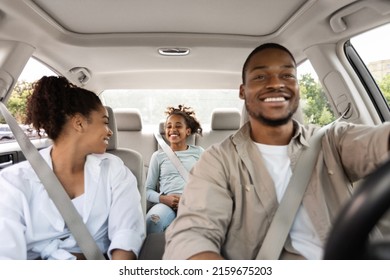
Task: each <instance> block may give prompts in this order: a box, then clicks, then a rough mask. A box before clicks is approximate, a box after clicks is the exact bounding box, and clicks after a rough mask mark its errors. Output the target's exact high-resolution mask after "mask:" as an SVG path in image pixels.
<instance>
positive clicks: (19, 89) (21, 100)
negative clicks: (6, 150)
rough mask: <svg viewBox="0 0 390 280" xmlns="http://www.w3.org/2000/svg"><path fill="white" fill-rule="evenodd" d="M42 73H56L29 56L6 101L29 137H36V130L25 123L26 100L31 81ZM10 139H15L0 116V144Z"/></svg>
mask: <svg viewBox="0 0 390 280" xmlns="http://www.w3.org/2000/svg"><path fill="white" fill-rule="evenodd" d="M44 75H46V76H49V75H56V74H55V73H54V72H53V71H52V70H50V69H49V68H48V67H46V66H45V65H43V64H42V63H40V62H39V61H37V60H35V59H34V58H31V59H30V60H29V62H28V63H27V64H26V67H25V68H24V70H23V72H22V74H21V75H20V77H19V79H18V81H17V83H16V85H15V87H14V89H13V91H12V94H11V96H10V98H9V99H8V102H7V108H8V110H9V111H10V113H11V114H12V115H13V116H14V117H15V119H16V120H17V122H18V123H19V124H20V126H21V128H22V129H23V130H24V131H25V133H26V134H27V135H28V136H29V137H30V138H36V137H38V135H37V133H36V131H34V130H33V129H32V128H31V127H29V125H28V124H26V123H25V122H26V101H27V97H28V96H29V95H30V94H31V92H32V87H33V83H34V82H35V81H36V80H38V79H40V78H41V77H42V76H44ZM12 141H15V139H14V137H13V135H12V132H11V130H10V129H9V127H8V125H7V124H6V122H5V120H4V118H3V117H2V116H0V144H1V143H6V142H12Z"/></svg>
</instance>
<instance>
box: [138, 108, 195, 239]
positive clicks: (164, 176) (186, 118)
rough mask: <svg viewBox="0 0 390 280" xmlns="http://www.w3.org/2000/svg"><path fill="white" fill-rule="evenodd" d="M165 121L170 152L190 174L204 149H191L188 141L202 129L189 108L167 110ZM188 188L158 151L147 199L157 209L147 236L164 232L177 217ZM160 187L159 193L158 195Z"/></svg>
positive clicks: (148, 220) (148, 221) (150, 217)
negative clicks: (182, 197)
mask: <svg viewBox="0 0 390 280" xmlns="http://www.w3.org/2000/svg"><path fill="white" fill-rule="evenodd" d="M165 113H166V114H167V119H166V121H165V126H164V129H165V137H166V139H167V140H168V142H169V144H170V148H171V149H172V150H173V151H174V152H175V154H176V155H177V157H178V158H179V159H180V161H181V162H182V164H183V165H184V167H185V169H187V170H188V171H190V169H191V168H192V167H193V166H194V164H195V163H196V161H197V160H198V159H199V157H200V155H201V153H202V152H203V148H202V147H200V146H195V145H188V144H187V138H188V137H189V136H191V135H193V134H195V133H198V134H200V135H202V128H201V125H200V123H199V122H198V120H197V119H196V118H195V113H194V111H193V110H192V108H190V107H184V106H182V105H179V106H178V108H174V107H168V108H167V110H166V112H165ZM185 184H186V181H185V179H183V177H182V176H181V175H180V173H179V171H178V170H177V169H176V167H175V165H174V164H173V163H172V162H171V160H170V159H169V157H168V155H167V154H166V153H165V152H164V151H162V150H158V151H156V152H154V154H153V155H152V157H151V160H150V166H149V170H148V176H147V178H146V195H147V199H148V201H149V202H151V203H155V205H154V206H153V207H152V208H151V209H150V210H149V211H148V213H147V215H146V227H147V233H148V234H149V233H154V232H163V231H165V229H166V228H167V227H168V226H169V224H170V223H171V222H172V221H173V220H174V218H175V217H176V211H177V208H178V205H179V201H180V196H181V194H182V192H183V189H184V186H185ZM157 186H159V192H157Z"/></svg>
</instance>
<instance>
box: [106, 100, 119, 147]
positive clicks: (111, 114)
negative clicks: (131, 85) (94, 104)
mask: <svg viewBox="0 0 390 280" xmlns="http://www.w3.org/2000/svg"><path fill="white" fill-rule="evenodd" d="M105 107H106V109H107V112H108V117H109V121H108V127H109V128H110V129H111V131H112V136H111V137H110V140H109V141H108V146H107V151H110V150H115V149H116V148H117V147H118V142H117V141H118V140H117V128H116V122H115V116H114V111H113V110H112V108H111V107H109V106H105Z"/></svg>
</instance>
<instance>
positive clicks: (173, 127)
mask: <svg viewBox="0 0 390 280" xmlns="http://www.w3.org/2000/svg"><path fill="white" fill-rule="evenodd" d="M190 135H191V129H190V128H189V127H187V124H186V122H185V119H184V117H182V116H180V115H171V116H169V117H168V118H167V121H166V123H165V137H166V138H167V139H168V141H169V143H171V144H179V143H181V142H184V143H185V142H186V139H187V137H188V136H190Z"/></svg>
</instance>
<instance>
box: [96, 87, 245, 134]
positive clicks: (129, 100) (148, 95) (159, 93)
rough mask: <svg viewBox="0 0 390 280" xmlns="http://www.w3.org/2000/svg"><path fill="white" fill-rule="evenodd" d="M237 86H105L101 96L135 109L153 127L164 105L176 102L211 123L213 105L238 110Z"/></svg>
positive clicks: (205, 123) (118, 105) (106, 101)
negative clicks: (221, 87)
mask: <svg viewBox="0 0 390 280" xmlns="http://www.w3.org/2000/svg"><path fill="white" fill-rule="evenodd" d="M238 87H239V85H237V89H232V90H215V89H212V90H194V89H187V90H178V89H174V90H169V89H161V90H135V89H123V90H106V91H104V92H103V93H102V94H101V98H102V100H103V103H104V104H105V105H108V106H110V107H111V108H113V109H115V108H137V109H139V110H140V112H141V116H142V121H143V124H144V125H145V126H146V127H148V126H150V127H153V128H155V127H156V125H158V124H159V123H160V121H161V120H163V119H165V117H166V116H165V114H164V112H165V110H166V108H167V107H168V106H174V107H177V106H178V105H185V106H188V107H191V108H193V109H194V111H195V115H196V117H197V119H198V120H199V122H200V123H201V124H202V126H203V127H205V126H208V125H209V124H210V123H211V113H212V111H213V109H215V108H238V109H239V110H240V112H241V109H242V105H243V101H242V100H241V99H240V98H239V97H238V95H239V91H238Z"/></svg>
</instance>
